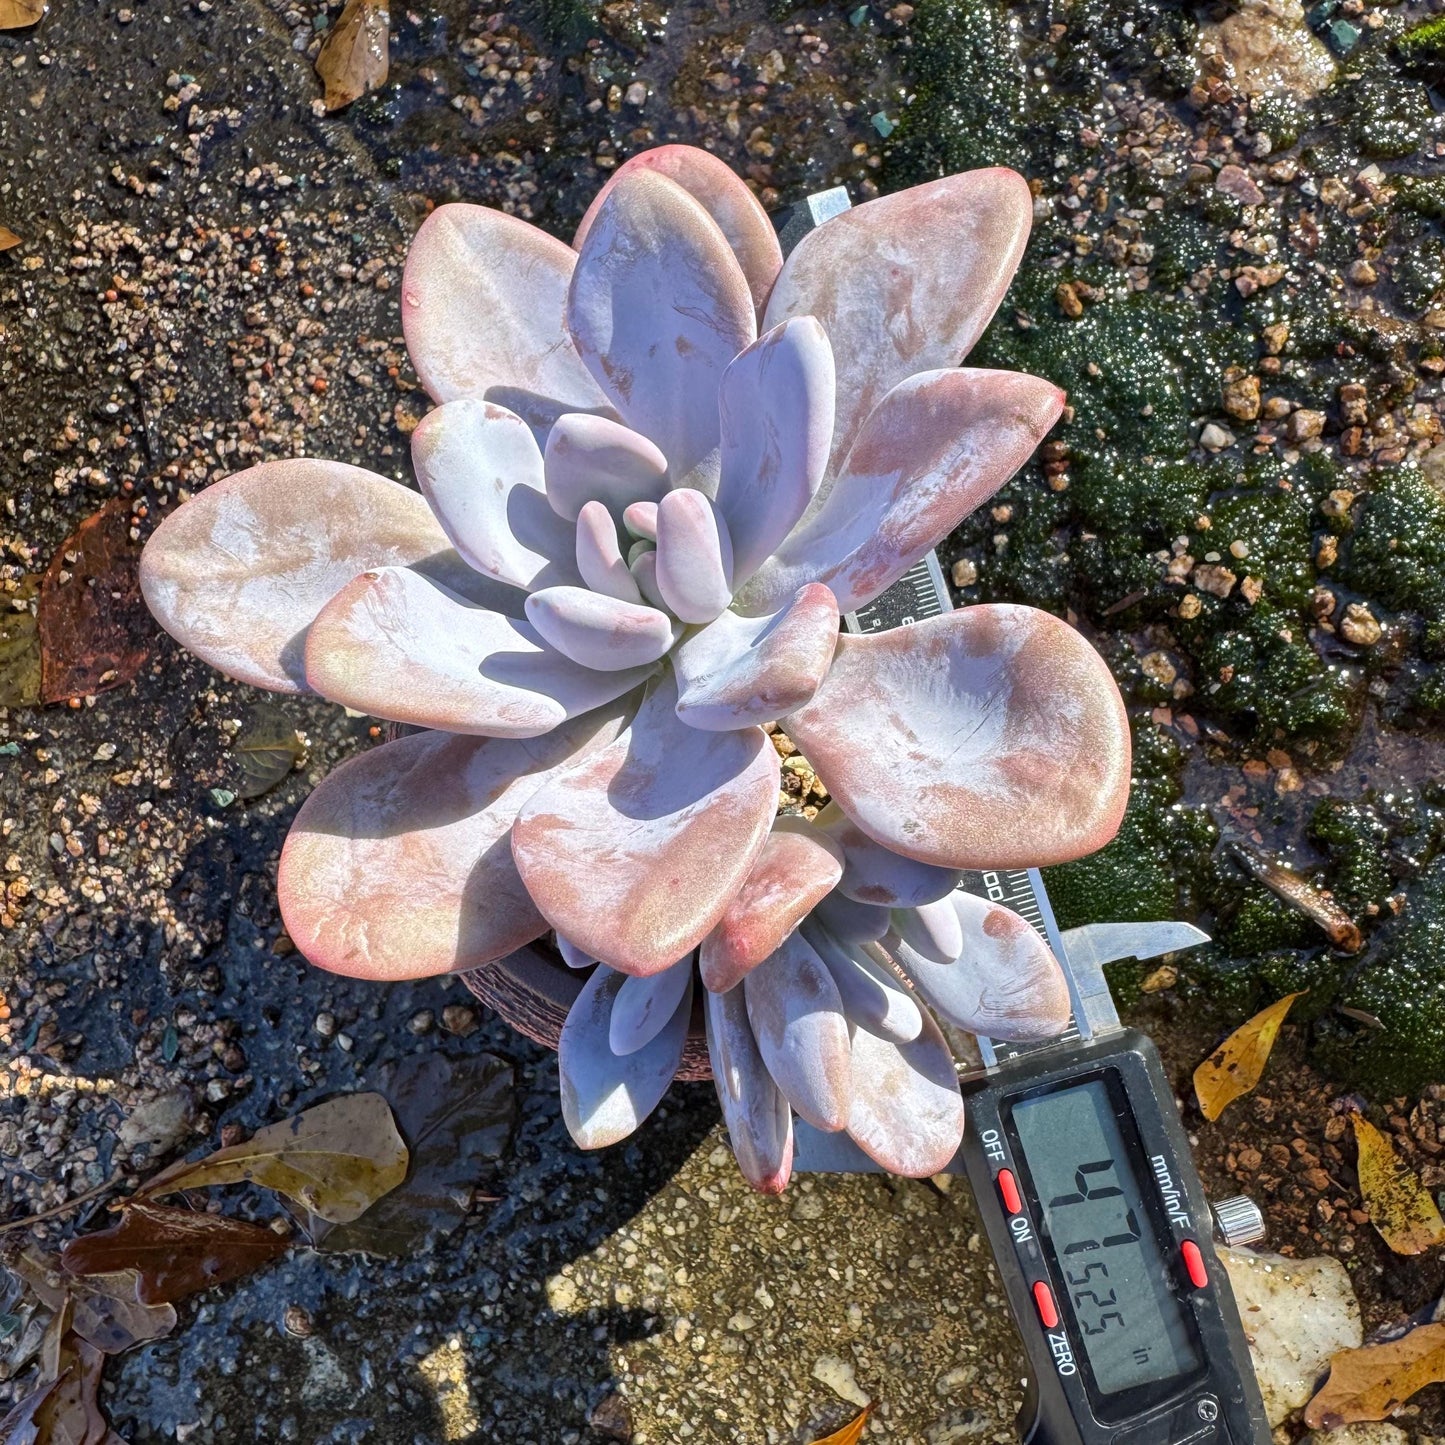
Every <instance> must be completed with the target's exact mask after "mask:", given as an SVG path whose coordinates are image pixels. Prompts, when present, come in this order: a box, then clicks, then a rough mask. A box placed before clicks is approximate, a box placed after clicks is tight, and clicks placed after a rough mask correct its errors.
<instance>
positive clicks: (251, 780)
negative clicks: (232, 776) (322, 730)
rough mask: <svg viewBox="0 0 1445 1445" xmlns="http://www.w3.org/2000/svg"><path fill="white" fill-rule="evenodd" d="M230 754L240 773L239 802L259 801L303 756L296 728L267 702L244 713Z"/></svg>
mask: <svg viewBox="0 0 1445 1445" xmlns="http://www.w3.org/2000/svg"><path fill="white" fill-rule="evenodd" d="M231 752H232V754H233V755H234V756H235V759H236V765H237V767H238V768H239V769H240V773H241V780H240V781H239V782H238V783H237V785H236V796H237V797H238V798H259V797H260V796H261V795H262V794H263V793H266V792H269V791H270V790H271V789H272V788H274V787H275V786H276V784H277V783H279V782H280V781H281V780H282V779H283V778H284V777H286V775H287V774H288V773H289V772H290V771H291V769H292V768H293V767H295V766H296V764H297V763H298V762H299V761H300V760H301V759H302V758H303V757H305V755H306V749H305V748H304V747H303V746H302V743H301V739H300V738H299V737H297V736H296V725H295V724H294V723H293V722H292V721H291V720H290V719H289V718H288V717H287V716H286V714H285V713H284V712H282V711H281V709H280V708H279V707H276V706H275V705H274V704H272V703H269V702H260V703H257V704H256V705H255V706H254V707H251V708H248V709H247V710H246V716H245V717H244V718H243V719H242V720H241V731H240V732H238V733H237V734H236V737H235V741H234V742H232V744H231Z"/></svg>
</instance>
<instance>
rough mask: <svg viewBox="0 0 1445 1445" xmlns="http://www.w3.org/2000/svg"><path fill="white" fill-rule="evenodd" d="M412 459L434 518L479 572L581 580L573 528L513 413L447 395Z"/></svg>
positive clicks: (426, 421) (420, 432) (513, 580)
mask: <svg viewBox="0 0 1445 1445" xmlns="http://www.w3.org/2000/svg"><path fill="white" fill-rule="evenodd" d="M411 459H412V463H413V465H414V466H415V467H416V479H417V481H418V482H419V483H420V484H421V489H422V491H423V493H425V495H426V499H427V501H428V502H430V503H431V508H432V511H434V512H435V513H436V515H437V520H438V521H440V522H441V524H442V526H443V527H444V528H445V529H446V533H447V536H448V537H450V538H451V539H452V542H453V543H454V544H455V546H456V549H457V551H458V552H460V553H461V554H462V556H463V557H465V558H466V559H467V561H468V562H470V563H471V564H472V566H473V567H475V568H476V569H477V570H478V571H479V572H484V573H485V574H486V575H487V576H489V577H495V578H496V579H497V580H498V581H500V582H506V583H509V584H510V585H511V586H513V587H525V588H527V589H529V590H530V589H534V588H538V587H553V586H557V585H558V584H566V583H575V582H577V581H578V580H579V578H578V575H577V567H576V561H575V554H576V533H575V529H574V528H573V527H572V525H571V524H570V523H568V522H566V521H564V520H563V519H562V518H561V517H559V516H558V515H557V514H556V513H555V512H554V511H553V510H552V508H551V506H550V505H549V504H548V502H547V494H546V492H545V491H544V490H543V486H542V454H541V452H540V451H538V449H537V443H536V440H535V438H534V437H533V436H532V432H531V428H529V427H528V426H527V424H526V423H525V422H524V421H523V420H522V418H521V417H519V416H518V415H516V413H515V412H511V411H508V410H507V409H506V408H505V407H502V406H495V405H493V404H492V403H491V402H486V401H474V400H472V399H470V398H463V399H461V400H459V401H449V402H447V403H446V404H445V405H444V406H439V407H437V408H436V410H435V411H431V412H428V413H427V414H426V416H424V417H423V418H422V420H421V423H420V424H419V425H418V427H417V429H416V430H415V431H414V432H413V433H412V437H411Z"/></svg>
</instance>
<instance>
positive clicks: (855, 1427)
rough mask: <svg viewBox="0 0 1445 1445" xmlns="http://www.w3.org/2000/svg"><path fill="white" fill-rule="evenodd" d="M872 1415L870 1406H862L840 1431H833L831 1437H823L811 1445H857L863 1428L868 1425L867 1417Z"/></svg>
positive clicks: (861, 1436)
mask: <svg viewBox="0 0 1445 1445" xmlns="http://www.w3.org/2000/svg"><path fill="white" fill-rule="evenodd" d="M872 1413H873V1406H872V1405H864V1407H863V1409H862V1411H861V1412H860V1413H859V1414H858V1415H857V1416H856V1417H855V1418H854V1419H852V1420H850V1421H849V1422H848V1423H847V1424H846V1425H844V1426H843V1428H842V1429H841V1430H834V1431H833V1433H832V1434H831V1435H824V1436H823V1438H822V1439H821V1440H815V1441H814V1442H813V1445H858V1442H859V1441H860V1440H861V1439H862V1438H863V1427H864V1426H865V1425H866V1424H867V1423H868V1417H869V1416H870V1415H871V1414H872Z"/></svg>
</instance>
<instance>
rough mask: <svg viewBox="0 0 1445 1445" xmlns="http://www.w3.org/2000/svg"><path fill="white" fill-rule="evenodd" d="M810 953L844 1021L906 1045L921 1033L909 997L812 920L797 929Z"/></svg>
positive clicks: (880, 970) (918, 1014)
mask: <svg viewBox="0 0 1445 1445" xmlns="http://www.w3.org/2000/svg"><path fill="white" fill-rule="evenodd" d="M799 931H800V932H801V933H802V935H803V937H804V938H805V939H806V940H807V941H808V943H809V944H810V945H811V946H812V949H813V952H814V953H816V954H817V955H818V957H819V958H821V959H822V960H823V962H824V963H825V964H827V965H828V972H829V973H831V974H832V975H833V982H834V983H835V984H837V985H838V996H839V997H840V998H841V999H842V1000H843V1012H844V1013H845V1014H846V1015H847V1016H848V1022H849V1023H852V1024H856V1025H857V1026H858V1027H859V1028H862V1029H867V1030H868V1031H869V1032H870V1033H875V1034H877V1035H878V1036H879V1038H884V1039H892V1040H893V1041H894V1042H895V1043H900V1044H906V1043H908V1042H909V1041H910V1040H912V1039H916V1038H917V1037H918V1035H919V1034H920V1033H922V1032H923V1017H922V1013H921V1011H920V1010H919V1007H918V1005H917V1004H916V1003H915V1002H914V1000H913V995H912V994H910V993H909V992H908V990H907V989H906V988H905V987H904V986H903V985H902V984H901V983H900V982H899V981H898V980H897V979H896V978H894V977H893V975H892V974H891V973H889V971H888V970H887V969H885V968H883V967H882V966H881V965H880V964H878V963H875V962H874V961H873V960H872V959H870V958H868V957H867V956H866V955H864V954H863V953H861V952H858V951H856V950H849V949H846V948H844V947H843V945H842V944H841V943H839V942H838V940H837V939H836V938H834V937H833V936H832V935H831V934H830V933H829V932H828V931H827V929H825V928H823V927H822V926H821V925H820V924H819V923H817V922H816V921H815V920H813V919H808V920H807V921H806V922H804V924H803V926H802V928H801V929H800V930H799Z"/></svg>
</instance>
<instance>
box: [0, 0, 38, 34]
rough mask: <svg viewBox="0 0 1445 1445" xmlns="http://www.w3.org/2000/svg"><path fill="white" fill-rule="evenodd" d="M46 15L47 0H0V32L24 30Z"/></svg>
mask: <svg viewBox="0 0 1445 1445" xmlns="http://www.w3.org/2000/svg"><path fill="white" fill-rule="evenodd" d="M44 15H45V0H0V30H23V29H24V28H25V27H26V26H27V25H36V24H38V23H39V22H40V20H41V19H43V18H44Z"/></svg>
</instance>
